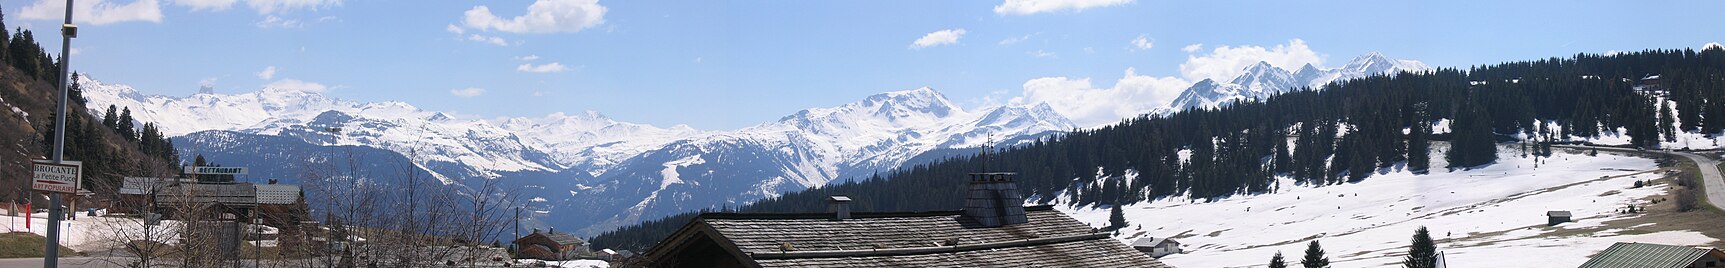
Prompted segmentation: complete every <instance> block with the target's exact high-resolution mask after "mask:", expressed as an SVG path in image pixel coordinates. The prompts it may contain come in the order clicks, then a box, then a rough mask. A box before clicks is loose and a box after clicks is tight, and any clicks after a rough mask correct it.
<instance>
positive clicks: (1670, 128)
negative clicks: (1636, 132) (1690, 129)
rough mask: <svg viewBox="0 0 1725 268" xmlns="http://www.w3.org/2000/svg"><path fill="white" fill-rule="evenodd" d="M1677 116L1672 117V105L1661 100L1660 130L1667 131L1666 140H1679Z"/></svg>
mask: <svg viewBox="0 0 1725 268" xmlns="http://www.w3.org/2000/svg"><path fill="white" fill-rule="evenodd" d="M1675 121H1677V119H1676V118H1671V105H1670V104H1668V103H1667V102H1663V101H1661V102H1659V131H1660V132H1662V133H1665V142H1677V127H1676V126H1675V125H1676V122H1675Z"/></svg>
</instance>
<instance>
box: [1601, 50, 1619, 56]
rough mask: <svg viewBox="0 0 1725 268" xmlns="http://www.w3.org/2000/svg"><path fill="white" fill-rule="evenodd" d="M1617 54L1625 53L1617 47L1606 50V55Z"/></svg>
mask: <svg viewBox="0 0 1725 268" xmlns="http://www.w3.org/2000/svg"><path fill="white" fill-rule="evenodd" d="M1617 54H1623V51H1617V50H1615V49H1613V50H1606V51H1605V55H1606V56H1617Z"/></svg>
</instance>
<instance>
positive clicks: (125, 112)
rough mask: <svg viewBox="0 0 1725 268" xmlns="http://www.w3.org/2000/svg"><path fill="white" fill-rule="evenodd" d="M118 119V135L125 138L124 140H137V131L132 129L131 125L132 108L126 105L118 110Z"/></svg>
mask: <svg viewBox="0 0 1725 268" xmlns="http://www.w3.org/2000/svg"><path fill="white" fill-rule="evenodd" d="M119 121H120V122H118V123H119V126H120V127H119V131H120V137H124V138H126V140H129V141H137V140H138V133H137V130H136V129H134V128H133V125H132V108H131V107H127V108H124V109H122V110H120V120H119Z"/></svg>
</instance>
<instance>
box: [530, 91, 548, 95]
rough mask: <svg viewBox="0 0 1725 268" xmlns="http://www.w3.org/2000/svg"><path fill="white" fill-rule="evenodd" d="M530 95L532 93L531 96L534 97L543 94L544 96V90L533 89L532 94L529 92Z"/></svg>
mask: <svg viewBox="0 0 1725 268" xmlns="http://www.w3.org/2000/svg"><path fill="white" fill-rule="evenodd" d="M530 95H533V96H534V97H544V96H545V92H544V91H538V90H534V91H533V93H532V94H530Z"/></svg>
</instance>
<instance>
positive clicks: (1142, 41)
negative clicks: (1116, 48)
mask: <svg viewBox="0 0 1725 268" xmlns="http://www.w3.org/2000/svg"><path fill="white" fill-rule="evenodd" d="M1132 47H1133V48H1134V50H1149V49H1150V48H1152V47H1156V41H1154V40H1150V38H1149V37H1145V36H1144V35H1138V38H1133V39H1132Z"/></svg>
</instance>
